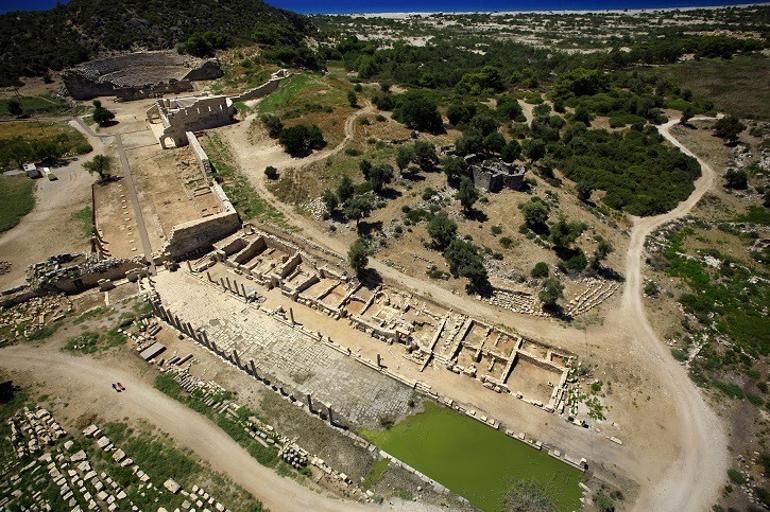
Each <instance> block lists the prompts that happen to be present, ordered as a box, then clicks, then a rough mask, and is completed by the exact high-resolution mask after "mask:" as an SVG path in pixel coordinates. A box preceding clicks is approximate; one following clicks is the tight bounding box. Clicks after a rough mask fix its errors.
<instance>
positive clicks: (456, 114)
mask: <svg viewBox="0 0 770 512" xmlns="http://www.w3.org/2000/svg"><path fill="white" fill-rule="evenodd" d="M474 115H476V105H473V104H470V103H469V104H458V103H452V104H450V105H449V107H447V118H449V122H450V123H452V124H453V125H454V126H457V125H460V124H463V123H467V122H468V121H470V120H471V119H473V116H474Z"/></svg>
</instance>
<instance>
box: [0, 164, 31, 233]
mask: <svg viewBox="0 0 770 512" xmlns="http://www.w3.org/2000/svg"><path fill="white" fill-rule="evenodd" d="M34 206H35V182H34V181H32V180H31V179H29V178H27V176H26V175H21V176H0V233H1V232H3V231H7V230H9V229H11V228H12V227H14V226H15V225H17V224H18V223H19V222H20V221H21V219H22V217H24V216H25V215H26V214H28V213H29V212H31V211H32V208H33V207H34Z"/></svg>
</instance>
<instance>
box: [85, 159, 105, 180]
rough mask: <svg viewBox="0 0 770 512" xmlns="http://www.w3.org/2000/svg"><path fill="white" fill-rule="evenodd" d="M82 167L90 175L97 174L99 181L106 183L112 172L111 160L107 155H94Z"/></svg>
mask: <svg viewBox="0 0 770 512" xmlns="http://www.w3.org/2000/svg"><path fill="white" fill-rule="evenodd" d="M83 167H84V168H85V169H86V170H87V171H88V172H90V173H92V174H93V173H96V174H98V175H99V181H107V180H108V179H109V178H110V174H111V171H112V158H111V157H109V156H107V155H96V156H94V157H93V158H92V159H91V160H90V161H88V162H86V163H84V164H83Z"/></svg>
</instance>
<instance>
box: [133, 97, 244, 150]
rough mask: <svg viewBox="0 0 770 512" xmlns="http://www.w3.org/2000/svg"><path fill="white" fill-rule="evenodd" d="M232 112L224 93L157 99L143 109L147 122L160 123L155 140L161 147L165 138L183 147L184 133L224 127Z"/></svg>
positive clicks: (165, 143) (164, 142)
mask: <svg viewBox="0 0 770 512" xmlns="http://www.w3.org/2000/svg"><path fill="white" fill-rule="evenodd" d="M234 115H235V107H233V102H232V100H230V98H227V97H225V96H209V97H200V98H175V99H160V100H158V101H157V102H156V103H155V104H154V105H152V106H151V107H150V108H148V109H147V121H148V122H149V123H150V124H157V123H161V124H162V125H163V131H162V132H161V133H160V134H159V135H158V142H159V143H160V145H161V147H162V148H164V149H166V148H167V147H169V146H168V144H167V139H171V140H172V141H173V143H174V145H175V146H176V147H180V146H186V145H187V144H189V138H188V136H187V134H188V133H190V132H196V131H202V130H207V129H209V128H217V127H219V126H225V125H227V124H230V123H232V122H233V116H234Z"/></svg>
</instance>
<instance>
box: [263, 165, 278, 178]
mask: <svg viewBox="0 0 770 512" xmlns="http://www.w3.org/2000/svg"><path fill="white" fill-rule="evenodd" d="M265 176H267V178H268V179H270V180H274V179H276V178H277V177H278V169H276V168H275V167H273V166H272V165H268V166H267V167H265Z"/></svg>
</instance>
